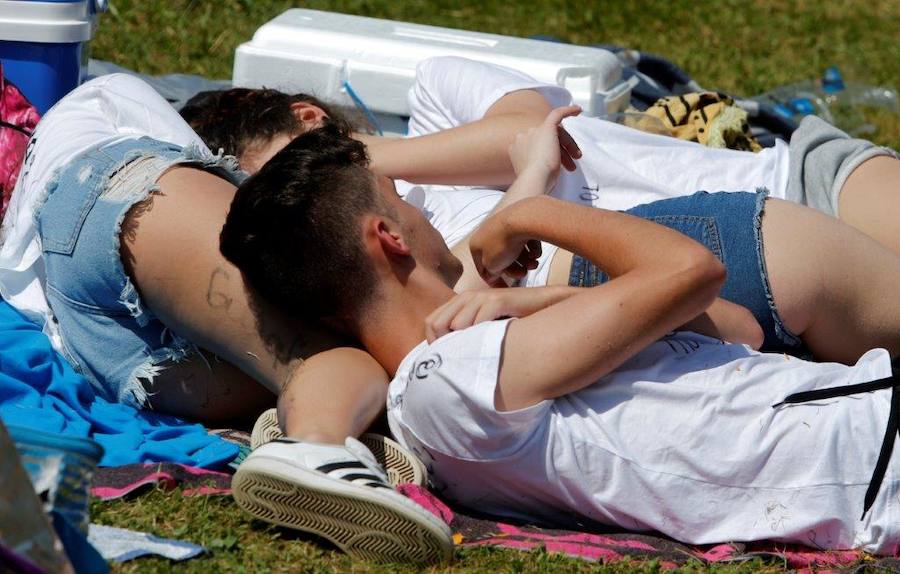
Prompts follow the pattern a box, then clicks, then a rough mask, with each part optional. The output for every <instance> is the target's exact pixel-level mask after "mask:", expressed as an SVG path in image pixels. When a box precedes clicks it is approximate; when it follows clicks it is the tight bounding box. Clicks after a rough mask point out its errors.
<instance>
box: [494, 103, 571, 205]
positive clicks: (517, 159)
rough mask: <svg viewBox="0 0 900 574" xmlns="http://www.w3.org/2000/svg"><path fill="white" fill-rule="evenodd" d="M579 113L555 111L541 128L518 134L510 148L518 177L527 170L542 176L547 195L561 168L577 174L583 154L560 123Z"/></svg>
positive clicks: (557, 109)
mask: <svg viewBox="0 0 900 574" xmlns="http://www.w3.org/2000/svg"><path fill="white" fill-rule="evenodd" d="M580 112H581V108H580V107H578V106H565V107H561V108H556V109H554V110H552V111H551V112H550V113H549V114H547V117H546V118H545V119H544V121H543V122H542V123H541V125H539V126H537V127H533V128H531V129H529V130H528V131H525V132H520V133H518V134H516V138H515V140H514V141H513V143H512V145H511V146H510V147H509V159H510V161H511V162H512V165H513V170H515V172H516V175H517V176H521V175H522V174H523V173H524V172H525V171H527V170H536V171H538V172H540V173H541V174H542V175H543V176H544V177H546V180H547V185H546V188H545V190H544V191H545V192H546V191H548V190H549V189H550V188H551V187H553V184H554V183H555V182H556V178H557V177H558V176H559V167H560V165H562V166H563V167H565V168H566V170H567V171H575V160H576V159H578V158H580V157H581V150H580V149H579V148H578V144H576V143H575V140H574V139H572V136H571V135H569V133H568V132H567V131H566V130H565V129H564V128H563V127H562V126H561V125H560V122H562V120H563V119H564V118H567V117H569V116H574V115H577V114H579V113H580Z"/></svg>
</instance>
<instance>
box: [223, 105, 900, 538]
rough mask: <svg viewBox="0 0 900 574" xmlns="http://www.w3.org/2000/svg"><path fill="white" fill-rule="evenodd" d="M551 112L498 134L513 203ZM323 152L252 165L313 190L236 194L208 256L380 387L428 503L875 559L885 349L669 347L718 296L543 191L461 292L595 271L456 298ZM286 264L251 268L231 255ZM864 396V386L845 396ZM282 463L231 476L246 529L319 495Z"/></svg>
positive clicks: (698, 279) (429, 232)
mask: <svg viewBox="0 0 900 574" xmlns="http://www.w3.org/2000/svg"><path fill="white" fill-rule="evenodd" d="M575 112H576V110H575V109H573V108H561V109H558V110H555V111H554V112H553V113H551V114H550V115H549V116H548V118H547V120H546V122H545V123H544V124H543V125H542V126H541V127H540V128H539V129H537V130H536V131H533V132H532V133H531V134H530V135H529V136H524V137H521V138H519V139H518V140H517V142H516V144H514V145H513V147H512V148H511V151H510V153H511V158H512V160H513V165H514V166H515V167H516V172H517V173H518V178H517V180H516V182H515V183H514V184H513V185H514V187H515V186H539V187H540V188H541V189H545V186H546V185H547V182H548V181H552V180H553V179H554V178H555V177H556V175H557V174H558V171H559V165H560V150H559V142H558V139H557V137H558V136H557V129H558V124H559V122H560V120H561V119H562V118H563V117H565V116H566V115H570V114H572V113H575ZM341 142H343V143H341ZM332 145H333V148H332V159H331V160H329V161H326V160H322V161H319V162H309V161H305V162H304V161H298V159H301V158H299V157H298V156H297V154H295V153H294V151H295V150H294V149H293V148H294V147H295V146H294V145H293V144H291V145H289V146H288V148H286V150H285V152H282V153H281V154H279V155H277V156H276V157H275V158H274V159H273V160H271V161H270V163H269V165H268V166H267V167H266V168H264V170H263V171H265V170H278V169H282V168H283V169H284V172H285V173H287V174H291V173H293V174H295V176H291V177H297V178H300V179H308V181H311V182H314V181H319V182H326V181H330V182H332V183H331V184H330V185H295V184H296V181H284V185H283V187H281V188H279V189H277V190H275V189H272V190H265V189H259V188H257V187H254V186H253V185H252V184H251V185H247V186H245V187H243V188H242V189H241V191H239V192H238V195H237V197H236V200H235V204H234V205H240V209H234V208H233V209H232V211H231V213H230V214H229V217H228V220H227V222H226V226H225V228H224V229H223V233H222V250H223V253H224V254H225V255H226V257H227V258H229V259H230V260H232V261H233V262H234V263H235V264H236V265H237V266H238V267H239V268H241V269H242V271H243V272H244V273H245V274H246V278H247V279H248V280H249V282H250V284H251V285H253V286H254V288H255V289H257V290H258V291H259V292H260V293H262V294H263V295H264V296H267V297H268V298H269V299H270V300H271V302H272V303H274V304H276V305H279V306H282V307H283V308H286V309H292V310H297V309H300V310H302V312H304V313H306V314H307V315H310V316H311V317H312V318H315V319H318V320H321V321H324V322H326V323H327V324H329V325H332V326H334V327H335V328H337V329H340V330H343V331H345V332H346V333H347V334H349V335H352V336H354V337H356V338H357V339H358V340H359V341H360V342H361V343H362V344H363V345H364V346H365V348H366V350H368V351H369V353H371V354H372V355H373V356H374V357H375V358H376V359H377V360H378V361H379V363H380V364H381V365H382V366H384V368H385V369H386V370H387V371H388V372H389V373H392V374H393V380H392V382H391V384H390V389H389V393H388V395H389V396H388V416H389V420H390V423H391V426H392V430H393V432H394V433H395V435H396V436H397V437H398V438H399V439H400V440H401V442H403V443H404V444H405V445H406V446H408V447H409V448H411V449H412V450H413V451H414V452H416V453H417V454H418V455H419V456H420V457H421V458H422V459H424V460H425V461H426V463H427V465H428V466H429V469H430V470H431V471H432V473H433V475H434V476H435V478H436V479H437V481H438V483H439V488H440V489H441V493H442V495H443V496H445V497H447V498H449V499H451V500H454V501H456V502H459V503H462V504H465V505H467V506H471V507H475V508H477V509H478V510H480V511H484V512H489V513H492V514H497V515H503V516H512V517H518V518H524V519H538V520H544V521H553V522H561V523H566V522H568V523H571V522H572V521H573V520H583V519H585V518H586V519H588V520H592V521H597V522H602V523H607V524H613V525H617V526H621V527H624V528H628V529H632V530H634V529H636V530H657V531H660V532H662V533H664V534H667V535H669V536H672V537H673V538H676V539H678V540H681V541H684V542H688V543H711V542H721V541H731V540H734V541H751V540H759V539H776V540H782V541H786V542H798V543H805V544H811V545H814V546H817V547H822V548H863V549H865V550H867V551H870V552H876V553H894V552H896V551H897V550H898V545H900V506H898V502H897V500H896V498H897V493H898V488H900V473H898V467H897V463H896V460H897V458H896V457H894V458H893V459H892V458H891V454H892V451H893V444H894V437H895V435H896V433H897V418H898V416H900V394H898V395H895V394H894V393H893V392H888V390H887V389H888V388H892V386H893V379H891V378H890V377H891V362H890V361H891V356H890V354H889V353H888V352H887V351H885V350H881V349H876V350H872V351H869V352H867V353H865V354H864V355H863V356H862V357H861V358H859V360H858V361H857V362H856V364H855V365H853V366H846V365H841V364H834V363H810V362H806V361H802V360H799V359H795V358H791V357H788V356H786V355H782V354H766V353H757V352H755V351H753V350H752V349H750V348H748V347H746V346H744V345H735V344H728V343H724V342H722V341H720V340H717V339H712V338H709V337H705V336H702V335H697V334H694V333H690V332H684V331H682V332H677V333H673V332H672V330H673V329H675V328H677V327H679V326H680V325H683V324H685V323H686V322H688V321H690V320H691V319H693V318H694V317H696V316H697V315H699V314H700V313H702V312H703V311H704V310H705V309H706V308H707V307H708V306H709V305H710V304H711V303H712V302H713V300H714V299H715V297H716V295H717V294H718V292H719V289H720V287H721V285H722V284H723V282H724V281H725V269H724V267H723V266H722V265H721V263H720V262H719V261H718V260H717V259H716V257H715V256H714V255H713V254H712V253H711V252H710V251H709V250H708V249H706V248H705V247H703V246H702V245H700V244H699V243H697V242H695V241H694V240H692V239H690V238H688V237H687V236H685V235H682V234H679V233H677V232H675V231H673V230H671V229H668V228H665V227H663V226H660V225H657V224H654V223H652V222H650V221H647V220H643V219H639V218H636V217H633V216H630V215H628V214H625V213H618V212H612V211H607V210H603V209H594V208H586V207H581V206H576V205H573V204H569V203H565V202H561V201H558V200H555V199H551V198H548V197H532V198H528V199H523V200H522V201H519V202H518V203H515V204H513V205H512V206H510V207H507V208H506V209H503V210H502V211H500V212H498V213H496V214H494V215H493V216H492V217H491V218H490V219H488V220H487V221H486V222H485V223H484V224H483V225H482V226H481V228H480V229H479V230H478V231H477V232H476V233H475V234H474V235H473V237H472V239H471V243H470V245H471V251H472V255H473V257H474V260H475V263H476V265H477V267H478V269H479V271H480V273H481V274H482V276H483V277H484V278H485V280H488V281H491V280H494V279H496V277H497V276H499V275H500V274H501V273H503V272H504V271H505V270H507V269H508V268H509V267H510V266H511V265H515V262H516V260H517V259H518V258H520V257H521V256H522V252H523V249H525V246H526V245H527V244H528V242H529V241H531V240H534V239H540V240H543V241H547V242H550V243H553V244H555V245H559V246H560V247H562V248H564V249H568V250H571V251H573V252H575V253H578V254H580V255H582V256H583V257H585V258H587V259H588V260H590V261H591V262H592V263H594V264H595V265H597V266H598V267H599V268H601V269H603V270H605V271H606V272H607V273H608V274H609V275H610V276H611V277H613V279H612V280H611V281H609V282H607V283H604V284H602V285H599V286H597V287H592V288H576V287H561V288H560V287H550V288H529V289H510V290H500V291H499V292H504V291H505V293H504V295H502V297H504V298H505V300H504V302H503V304H502V305H499V306H497V305H496V301H497V297H498V295H497V293H498V290H489V291H484V292H480V293H474V294H471V293H470V294H464V295H460V296H456V295H455V294H454V292H453V290H452V288H451V285H453V283H454V281H455V280H456V278H457V276H458V274H459V272H460V265H459V262H458V261H457V260H456V259H455V258H454V257H453V255H451V254H450V252H449V251H448V249H447V248H446V246H445V245H444V243H443V241H441V238H440V236H439V235H437V233H436V232H435V231H434V229H433V228H432V227H431V226H430V225H429V224H428V223H427V222H426V221H425V219H424V218H423V217H422V215H421V213H420V212H419V211H418V210H416V209H415V208H414V207H412V206H409V205H408V204H405V203H404V202H403V201H401V200H399V198H396V199H394V198H393V197H392V195H391V193H389V192H392V190H389V189H387V188H388V187H390V185H389V184H390V182H389V181H388V180H381V179H376V178H373V177H372V176H371V175H369V173H368V172H367V171H366V168H365V158H364V156H365V154H364V153H359V151H360V149H361V146H360V144H358V143H354V142H352V141H351V140H349V139H346V138H342V137H338V138H337V139H336V140H335V141H333V142H332ZM282 164H283V165H282ZM301 172H302V173H301ZM316 172H321V173H318V174H316ZM310 175H317V177H309V176H310ZM323 176H328V177H323ZM350 182H352V183H353V185H352V189H347V188H346V186H347V185H348V183H350ZM380 188H385V189H380ZM241 194H246V195H245V196H244V197H243V198H242V197H241ZM773 205H777V204H773ZM796 209H803V208H796ZM323 214H331V216H328V217H325V216H323ZM336 215H338V216H336ZM290 219H295V220H296V221H298V222H304V223H303V226H304V230H303V234H304V236H305V237H321V238H329V240H327V241H318V242H312V241H307V242H303V241H298V242H296V243H293V244H291V245H285V244H284V243H283V242H284V240H285V236H283V235H280V234H278V233H269V231H270V230H271V228H272V227H273V226H277V224H278V222H279V221H282V220H284V221H287V220H290ZM261 221H264V222H267V223H266V225H267V226H268V227H267V228H263V227H260V225H259V222H261ZM832 221H833V223H830V222H832ZM828 224H829V225H834V226H841V224H840V223H839V222H837V221H834V220H829V223H828ZM834 231H835V233H841V229H838V228H837V227H836V228H835V230H834ZM860 237H861V236H860ZM267 242H269V244H267ZM748 248H751V249H752V246H749V247H748ZM288 251H290V253H291V257H290V258H289V260H285V261H284V268H283V269H280V270H279V271H278V272H276V273H275V274H274V275H271V274H270V275H268V276H267V274H266V272H265V271H264V267H261V266H259V265H255V264H254V263H252V262H251V259H250V258H249V257H250V254H251V253H252V254H253V255H254V257H257V258H265V257H269V256H271V254H273V253H287V252H288ZM322 262H328V265H327V266H324V267H323V266H322V265H321V263H322ZM841 263H842V264H843V263H853V262H843V261H841ZM873 272H875V270H873ZM298 302H302V304H298ZM849 311H850V310H848V312H849ZM503 315H506V316H511V317H513V318H508V317H507V318H504V317H502V316H503ZM448 331H450V332H448ZM894 352H895V354H896V351H894ZM869 381H878V382H876V383H873V384H872V385H867V386H866V385H864V386H861V387H854V386H851V385H856V384H861V383H866V382H869ZM830 387H839V388H838V389H837V390H836V391H831V390H829V388H830ZM863 391H872V392H867V393H866V394H860V393H862V392H863ZM810 392H811V393H810ZM797 393H800V394H799V395H797ZM842 395H852V396H842ZM812 399H816V400H815V402H813V403H810V404H805V402H806V401H808V400H812ZM782 403H789V404H782ZM795 403H796V404H795ZM773 405H777V406H776V408H773ZM886 428H887V429H888V431H887V434H885V429H886ZM885 436H886V437H887V438H886V440H884V441H882V439H883V438H884V437H885ZM290 448H291V445H290V444H284V443H270V444H267V445H263V446H262V447H260V448H258V449H257V450H256V451H254V452H253V453H252V454H251V455H250V457H248V459H247V461H246V462H245V463H244V464H243V465H242V466H241V468H240V470H239V471H238V473H237V475H236V477H235V485H236V486H235V490H236V491H237V490H242V491H243V492H244V496H245V497H247V498H248V500H249V501H250V506H252V508H251V511H252V512H255V513H256V514H258V515H259V516H260V517H262V518H267V519H270V520H271V518H272V516H274V515H276V514H280V515H281V516H284V515H290V514H291V513H295V514H303V513H309V512H311V511H313V509H309V508H304V507H303V506H302V504H300V502H302V500H303V497H304V496H305V495H306V494H307V493H309V492H317V489H318V488H319V485H318V484H312V483H311V482H304V480H303V479H302V478H301V477H300V474H301V472H300V469H301V468H302V464H301V465H300V466H298V467H297V471H296V472H292V469H293V466H292V462H291V454H290V452H289V449H290ZM873 468H874V469H875V472H874V474H873V472H872V469H873ZM363 472H364V471H363ZM285 496H287V498H285ZM320 498H321V497H320ZM285 500H287V501H294V502H296V503H297V504H296V505H295V506H294V507H291V505H290V504H285ZM359 505H360V511H363V510H364V509H363V508H362V507H363V505H364V503H363V501H362V499H361V500H360V503H359ZM246 507H247V501H245V508H246ZM292 508H293V509H292ZM860 514H862V519H860Z"/></svg>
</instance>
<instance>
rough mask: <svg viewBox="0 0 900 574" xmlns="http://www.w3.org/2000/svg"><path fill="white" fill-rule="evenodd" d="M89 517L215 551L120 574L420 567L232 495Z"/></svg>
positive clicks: (142, 561)
mask: <svg viewBox="0 0 900 574" xmlns="http://www.w3.org/2000/svg"><path fill="white" fill-rule="evenodd" d="M91 520H92V521H93V522H95V523H99V524H109V525H113V526H120V527H123V528H132V529H135V530H142V531H145V532H152V533H153V534H156V535H157V536H166V537H169V538H177V539H181V540H188V541H191V542H195V543H198V544H202V545H204V546H205V547H206V548H207V549H208V550H209V552H208V553H206V554H204V555H202V556H201V557H199V558H194V559H192V560H188V561H186V562H182V563H171V562H170V561H168V560H165V559H161V558H139V559H137V560H133V561H131V562H127V563H125V564H123V565H120V566H116V567H115V568H114V571H115V572H197V573H204V574H205V573H210V572H215V573H222V574H224V573H232V572H236V573H237V572H248V573H254V574H255V573H257V572H310V573H312V572H358V573H364V572H365V573H373V574H388V573H395V572H396V573H413V572H419V571H420V570H419V569H417V568H414V567H411V566H406V565H403V564H386V565H380V564H372V563H366V562H359V561H354V560H351V559H350V558H349V557H348V556H346V555H344V554H342V553H341V552H339V551H337V550H333V549H329V547H327V546H326V545H325V543H319V544H316V543H314V542H312V539H311V538H309V537H303V536H298V535H296V534H294V533H292V532H290V531H287V530H279V529H277V528H272V527H268V526H267V525H265V524H263V523H261V522H257V521H252V520H250V519H249V518H248V517H247V516H246V515H244V514H243V513H241V511H240V510H239V509H238V507H237V506H236V505H235V504H234V502H233V501H232V499H231V497H228V496H212V497H203V496H201V497H183V496H182V495H181V494H180V493H179V492H177V491H176V492H168V493H167V492H163V491H160V490H157V491H154V492H152V493H150V494H147V495H144V496H141V497H138V498H136V499H134V500H132V501H128V502H111V503H102V502H94V504H93V506H92V508H91ZM659 571H660V567H659V564H658V563H657V562H655V561H643V562H636V563H632V564H625V563H617V564H613V565H602V564H596V563H592V562H587V561H584V560H581V559H576V558H568V557H566V556H563V555H560V554H549V553H547V552H544V551H541V550H536V551H532V552H529V553H525V552H520V551H517V550H505V549H490V548H478V549H472V550H464V551H462V552H458V553H457V559H456V561H455V562H454V563H453V564H449V565H444V566H439V567H434V568H431V569H428V570H427V572H433V573H441V572H481V573H492V574H493V573H501V572H502V573H507V572H546V573H551V572H552V573H557V572H570V573H587V572H594V573H604V574H607V573H608V574H624V573H625V572H643V573H647V574H651V573H656V572H659ZM781 571H782V569H781V568H780V567H779V566H778V565H772V564H764V563H762V562H760V561H754V562H749V563H744V564H739V565H729V566H716V567H713V568H708V567H706V566H704V565H703V564H701V563H700V562H692V563H690V564H688V565H687V566H685V567H684V568H682V569H680V572H685V573H694V572H697V573H699V572H712V573H716V574H743V573H746V572H762V573H775V572H781Z"/></svg>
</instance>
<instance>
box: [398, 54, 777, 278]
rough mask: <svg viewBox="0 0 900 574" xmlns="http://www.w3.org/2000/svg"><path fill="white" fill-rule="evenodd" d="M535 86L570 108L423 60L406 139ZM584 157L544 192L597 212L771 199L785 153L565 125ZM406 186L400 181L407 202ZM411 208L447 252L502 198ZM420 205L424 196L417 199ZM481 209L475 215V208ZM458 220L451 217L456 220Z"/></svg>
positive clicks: (473, 116) (464, 66) (434, 197)
mask: <svg viewBox="0 0 900 574" xmlns="http://www.w3.org/2000/svg"><path fill="white" fill-rule="evenodd" d="M529 88H531V89H537V90H538V91H539V92H540V93H541V94H542V95H543V96H544V97H545V98H546V99H547V101H548V102H549V103H550V105H551V106H554V107H556V106H560V105H566V104H569V103H571V96H570V95H569V94H568V92H566V91H565V90H563V89H562V88H559V87H556V86H547V85H541V84H540V83H538V82H536V81H535V80H533V79H531V78H529V77H528V76H526V75H524V74H522V73H519V72H516V71H514V70H510V69H508V68H503V67H500V66H496V65H493V64H486V63H481V62H473V61H471V60H466V59H464V58H456V57H445V58H433V59H430V60H426V61H425V62H423V63H422V64H420V65H419V67H418V68H417V69H416V85H415V87H414V88H413V89H412V90H411V91H410V95H409V107H410V119H409V135H410V136H416V135H424V134H429V133H434V132H435V131H438V130H443V129H448V128H452V127H456V126H459V125H462V124H465V123H469V122H472V121H475V120H478V119H480V118H481V117H482V116H483V115H484V112H486V111H487V110H488V109H489V108H490V107H491V106H492V105H493V104H494V103H496V101H497V100H498V99H500V98H501V97H503V96H504V95H505V94H508V93H510V92H513V91H517V90H522V89H529ZM563 125H564V126H565V128H566V130H568V132H569V133H570V134H571V135H572V137H573V138H574V139H575V141H576V142H577V143H578V145H579V146H580V147H581V150H582V152H583V157H582V159H581V160H580V161H579V162H578V165H579V169H578V170H577V171H575V172H573V173H569V172H565V171H564V172H563V174H562V176H561V177H560V181H559V183H558V184H557V186H556V188H555V189H554V190H553V192H552V195H553V196H556V197H559V198H561V199H566V200H571V201H575V202H578V203H582V204H586V205H593V206H594V207H602V208H605V209H629V208H631V207H634V206H636V205H641V204H644V203H649V202H652V201H656V200H659V199H667V198H670V197H678V196H682V195H689V194H691V193H694V192H696V191H700V190H706V191H755V190H756V189H757V188H759V187H765V188H768V189H769V191H770V193H771V195H772V196H773V197H778V198H784V197H785V193H786V190H787V177H788V147H787V145H786V144H785V143H784V142H781V141H778V142H777V144H776V146H775V147H774V148H766V149H764V150H763V151H761V152H759V153H756V154H754V153H748V152H743V151H735V150H728V149H712V148H708V147H706V146H703V145H700V144H698V143H693V142H687V141H683V140H679V139H676V138H672V137H668V136H660V135H654V134H649V133H645V132H641V131H638V130H635V129H631V128H628V127H625V126H622V125H619V124H615V123H612V122H608V121H605V120H600V119H596V118H589V117H587V116H577V117H573V118H568V119H566V120H565V121H564V122H563ZM411 188H412V186H411V185H410V184H408V183H406V182H398V185H397V190H398V192H399V193H400V195H401V196H405V195H406V194H407V193H408V191H409V190H410V189H411ZM418 188H419V189H420V190H421V191H419V192H417V194H418V197H417V199H416V201H415V202H414V203H416V204H417V205H420V206H422V207H423V208H424V211H425V213H426V216H428V217H430V220H431V222H432V224H433V225H434V226H435V228H437V230H438V231H439V232H440V233H441V235H442V236H443V237H444V239H445V241H447V243H448V244H449V245H451V246H452V245H454V244H455V243H457V242H458V241H459V240H461V239H462V238H464V237H466V236H467V235H469V234H470V233H471V232H472V231H474V230H475V228H477V227H478V225H479V224H480V223H481V221H483V219H484V218H485V217H487V215H488V213H489V212H490V210H491V209H493V207H494V205H496V203H497V202H498V201H499V200H500V198H501V197H502V195H501V193H502V192H501V191H499V190H496V189H493V190H492V189H484V188H481V189H480V188H471V187H451V186H442V185H422V186H418ZM422 198H424V199H422ZM476 207H477V208H480V209H482V211H481V213H478V212H477V211H476V209H475V208H476ZM457 214H458V215H457ZM555 252H556V248H555V247H553V246H550V245H547V244H545V245H544V255H543V256H542V258H541V262H540V266H539V267H538V269H536V270H535V271H532V272H531V273H530V274H529V276H528V278H527V280H526V284H527V285H543V284H545V283H546V281H547V274H548V273H549V261H550V259H551V258H552V255H553V254H554V253H555Z"/></svg>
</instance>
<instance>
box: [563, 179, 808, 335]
mask: <svg viewBox="0 0 900 574" xmlns="http://www.w3.org/2000/svg"><path fill="white" fill-rule="evenodd" d="M767 194H768V192H767V191H765V190H760V191H758V192H756V193H749V192H737V193H735V192H719V193H707V192H705V191H701V192H698V193H695V194H694V195H690V196H686V197H676V198H673V199H664V200H662V201H655V202H653V203H648V204H645V205H639V206H637V207H634V208H632V209H629V210H628V211H626V213H630V214H631V215H636V216H638V217H641V218H643V219H647V220H650V221H654V222H656V223H659V224H661V225H665V226H666V227H669V228H671V229H674V230H676V231H679V232H681V233H683V234H685V235H687V236H688V237H690V238H692V239H694V240H695V241H699V242H700V243H702V244H703V245H705V246H706V247H707V248H709V250H710V251H712V252H713V253H714V254H715V256H716V257H718V258H719V261H721V262H722V263H723V264H724V265H725V267H726V268H727V269H728V278H727V280H726V281H725V285H724V286H723V287H722V291H721V292H720V294H719V296H720V297H722V298H723V299H726V300H728V301H731V302H733V303H737V304H739V305H743V306H744V307H747V308H748V309H749V310H750V311H751V312H752V313H753V316H754V317H756V320H757V321H759V324H760V325H761V326H762V329H763V332H764V334H765V340H764V342H763V346H762V350H763V351H768V352H791V353H798V352H802V343H801V341H800V339H799V338H798V337H797V336H796V335H794V334H793V333H791V332H790V331H788V329H787V328H786V327H785V326H784V322H783V321H782V320H781V317H780V316H779V314H778V310H777V309H776V308H775V301H774V300H773V299H772V290H771V288H770V286H769V277H768V274H767V273H766V263H765V258H764V257H763V243H762V234H761V231H760V225H761V222H762V214H763V210H764V207H765V199H766V195H767ZM608 280H609V277H608V276H607V275H606V274H605V273H604V272H603V271H601V270H600V269H598V268H597V267H596V266H595V265H594V264H593V263H591V262H590V261H588V260H586V259H585V258H583V257H580V256H577V255H576V256H575V258H574V259H573V260H572V269H571V273H570V275H569V285H574V286H578V287H592V286H594V285H599V284H601V283H604V282H606V281H608Z"/></svg>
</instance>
